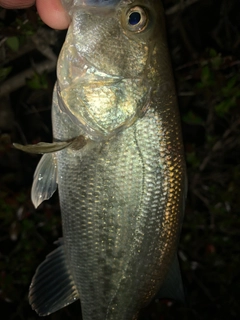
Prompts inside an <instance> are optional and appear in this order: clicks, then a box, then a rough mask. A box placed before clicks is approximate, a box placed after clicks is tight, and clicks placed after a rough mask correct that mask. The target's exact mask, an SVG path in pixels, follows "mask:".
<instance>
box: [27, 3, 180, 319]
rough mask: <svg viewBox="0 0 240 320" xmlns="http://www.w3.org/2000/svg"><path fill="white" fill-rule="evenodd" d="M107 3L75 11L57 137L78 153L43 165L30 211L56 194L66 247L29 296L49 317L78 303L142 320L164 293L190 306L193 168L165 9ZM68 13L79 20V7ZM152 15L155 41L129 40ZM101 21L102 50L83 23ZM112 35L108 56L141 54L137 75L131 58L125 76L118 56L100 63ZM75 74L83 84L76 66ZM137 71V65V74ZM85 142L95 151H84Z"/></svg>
mask: <svg viewBox="0 0 240 320" xmlns="http://www.w3.org/2000/svg"><path fill="white" fill-rule="evenodd" d="M90 2H91V3H90ZM107 2H109V4H108V5H109V6H110V7H108V8H107V13H105V11H104V13H103V7H104V4H102V2H101V1H100V2H98V1H86V2H84V3H83V1H79V5H80V8H77V9H76V10H80V13H79V15H78V14H77V13H76V14H74V10H73V11H72V12H73V13H72V19H73V23H72V26H71V27H70V29H69V33H68V36H67V38H66V43H65V47H64V48H63V50H62V53H61V56H60V58H59V65H58V83H57V85H56V87H55V91H54V96H53V107H52V121H53V136H54V139H55V141H76V143H70V144H67V145H66V147H65V148H63V149H62V150H60V149H59V151H57V152H52V153H50V154H45V155H44V156H43V157H42V159H41V161H40V163H39V165H38V168H37V170H36V173H35V179H34V185H33V189H32V198H33V202H34V203H35V204H36V205H38V204H39V203H41V202H42V201H43V200H45V199H47V198H49V197H50V196H51V195H52V193H53V192H54V191H55V189H56V187H57V185H58V191H59V199H60V206H61V214H62V226H63V239H62V240H60V245H59V247H58V248H57V249H56V250H55V251H54V252H53V253H51V254H50V255H49V256H47V258H46V260H45V261H44V262H43V263H42V264H41V265H40V266H39V268H38V269H37V271H36V274H35V276H34V278H33V281H32V284H31V287H30V294H29V297H30V303H31V305H32V307H33V309H34V310H36V311H37V312H38V313H39V314H40V315H47V314H50V313H52V312H54V311H56V310H58V309H60V308H62V307H64V306H66V305H68V304H70V303H72V302H74V301H75V300H77V299H80V301H81V307H82V317H83V319H84V320H103V319H104V320H134V319H137V317H138V314H139V310H140V309H141V308H142V307H144V306H145V305H146V304H148V303H149V302H150V301H151V299H152V298H153V297H154V296H155V295H156V294H159V297H164V296H166V297H170V298H174V297H176V298H179V297H180V298H181V295H182V284H181V279H180V273H179V269H178V263H177V259H176V250H177V245H178V241H179V235H180V230H181V224H182V219H183V207H184V197H185V184H186V181H185V165H184V158H183V146H182V141H181V130H180V124H179V122H180V121H179V115H178V110H177V102H176V94H175V89H174V84H173V78H172V75H171V67H170V64H169V58H168V53H167V47H166V45H165V42H164V43H160V44H159V41H158V40H157V37H158V31H159V32H160V38H161V37H162V38H161V39H162V41H163V39H164V41H165V36H164V35H162V36H161V34H162V32H164V31H163V30H162V29H161V28H158V26H157V22H156V21H157V20H156V19H155V20H156V21H154V17H158V18H159V17H161V18H162V16H163V14H162V7H161V5H160V4H156V2H155V1H147V2H144V1H118V2H117V1H107ZM89 3H90V4H89ZM116 3H118V4H117V5H116ZM146 3H147V4H146ZM66 6H67V8H73V9H74V5H73V4H72V2H71V1H70V2H69V1H66ZM72 6H73V7H72ZM88 6H89V7H88ZM105 6H107V3H106V4H105ZM152 6H153V8H152ZM96 8H97V9H99V11H98V12H97V13H96ZM116 8H117V9H116ZM81 10H82V11H81ZM104 10H105V9H104ZM131 10H132V11H131ZM155 11H156V13H154V12H155ZM77 12H78V11H77ZM82 12H83V13H82ZM132 12H133V13H134V15H133V16H132ZM136 12H137V14H136ZM125 13H126V16H127V17H128V19H133V18H134V19H133V23H131V25H130V27H129V28H128V29H127V30H126V31H123V32H122V28H123V29H124V23H123V22H121V23H119V22H118V21H119V17H120V18H121V19H123V17H125ZM151 14H152V16H153V21H152V22H151V24H150V26H149V28H150V27H151V28H155V29H156V30H155V29H154V30H153V31H151V29H150V30H148V29H146V28H148V26H144V29H143V32H145V35H144V36H142V35H140V33H141V29H140V26H138V29H136V30H137V32H135V33H134V35H132V34H131V32H133V30H135V29H134V28H136V27H135V19H138V17H139V15H140V16H141V17H142V19H145V17H147V18H148V19H149V21H150V18H151ZM159 15H160V16H159ZM92 16H93V17H94V18H93V19H92ZM89 19H90V20H89ZM121 19H120V20H121ZM94 20H96V25H95V24H94V28H93V29H94V30H95V31H94V32H96V33H97V32H98V28H99V30H100V31H99V35H98V36H99V38H100V40H101V43H98V42H97V40H96V39H97V38H94V39H91V38H89V39H86V41H89V44H88V45H86V46H85V47H84V45H82V46H81V41H80V40H79V38H78V32H80V33H81V31H78V29H77V28H76V24H77V23H79V30H82V33H83V34H84V32H87V33H88V29H90V28H91V26H92V23H94ZM82 21H84V23H83V24H81V22H82ZM89 21H90V22H91V23H90V22H89ZM121 21H122V20H121ZM139 23H140V22H139ZM149 23H150V22H149ZM155 25H156V26H155ZM109 26H110V31H112V30H115V31H114V32H115V33H114V32H112V33H111V32H110V31H109V30H108V32H107V36H108V37H112V38H113V39H115V42H111V41H113V40H112V38H107V39H109V40H106V41H107V44H109V42H108V41H110V44H111V46H113V44H115V46H116V48H113V49H111V50H114V52H115V51H119V52H120V51H121V50H122V51H123V56H124V54H125V53H124V52H125V51H126V52H128V50H129V49H128V46H129V45H135V48H136V52H137V51H138V48H139V50H140V51H141V50H142V51H141V52H140V53H141V54H140V55H139V60H138V61H139V66H138V61H135V60H134V62H132V60H131V59H132V55H133V53H131V55H130V56H131V58H130V60H128V59H127V60H126V61H125V64H126V66H121V63H122V60H123V58H121V53H118V52H117V53H116V57H118V55H119V54H120V60H118V59H115V60H114V61H111V60H110V58H109V57H106V59H105V60H104V57H105V56H104V55H103V56H98V54H99V50H100V49H99V48H100V47H99V46H101V45H104V43H103V41H104V40H105V37H103V38H102V39H101V35H102V33H101V32H102V31H101V30H102V28H108V27H109ZM113 26H114V28H115V29H114V28H113ZM153 26H155V27H153ZM81 27H82V28H83V29H81ZM84 27H86V30H85V29H84ZM87 28H88V29H87ZM145 29H146V30H147V31H145ZM146 32H148V33H146ZM128 33H129V35H128ZM138 33H139V34H138ZM104 35H105V33H104ZM74 36H76V38H77V39H78V40H79V41H80V42H79V41H77V43H75V42H76V41H73V40H74ZM79 37H81V35H79ZM93 37H95V36H94V35H93ZM139 37H140V40H139ZM141 37H142V38H141ZM155 38H156V39H155ZM100 40H99V41H100ZM121 41H122V42H124V41H125V42H126V44H124V45H123V46H121ZM78 46H79V50H78ZM87 47H88V48H89V47H91V50H90V51H89V52H87V54H86V50H87ZM101 48H102V47H101ZM109 48H110V46H109ZM111 48H112V47H111ZM97 49H98V50H97ZM94 50H95V51H94ZM102 50H103V49H102ZM104 50H105V49H104ZM104 50H103V51H101V54H103V53H104V52H105V51H104ZM134 50H135V49H134ZM75 51H79V52H80V54H79V55H78V56H77V55H76V56H75ZM92 52H93V53H94V52H95V54H93V53H92ZM159 54H160V56H159ZM71 55H72V58H71V59H72V60H71V59H70V60H69V57H71ZM66 57H67V58H68V59H66ZM77 57H78V58H77ZM136 57H138V53H137V56H136ZM98 59H102V61H100V62H99V61H98ZM103 60H104V61H103ZM117 62H119V65H118V66H115V65H114V63H115V64H116V63H117ZM77 63H79V65H80V67H79V66H77V67H76V68H79V72H80V73H79V72H78V70H76V68H75V67H73V66H72V65H75V64H76V65H77ZM132 63H135V64H136V66H135V67H134V68H133V69H132V70H130V69H131V68H130V66H132ZM162 63H163V64H162ZM66 65H67V66H68V67H69V68H67V67H66ZM127 67H129V68H128V70H126V68H127ZM107 70H109V71H108V73H107ZM129 70H130V71H129ZM73 74H74V76H73ZM71 77H72V78H71ZM69 88H70V89H69ZM96 97H97V99H96ZM110 106H111V109H109V108H110ZM78 137H85V138H86V143H84V144H80V143H77V142H78V141H79V140H77V139H78ZM74 139H76V140H74ZM40 178H41V179H40ZM176 281H178V282H179V283H175V282H176ZM53 283H54V284H53ZM167 288H170V289H169V290H168V289H167ZM172 289H174V290H175V292H172ZM174 290H173V291H174ZM43 292H44V293H43Z"/></svg>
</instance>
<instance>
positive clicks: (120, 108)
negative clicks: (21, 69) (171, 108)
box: [57, 0, 166, 140]
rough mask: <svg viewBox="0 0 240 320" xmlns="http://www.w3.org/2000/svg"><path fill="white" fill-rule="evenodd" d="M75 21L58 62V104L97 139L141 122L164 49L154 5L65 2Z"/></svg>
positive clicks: (121, 0)
mask: <svg viewBox="0 0 240 320" xmlns="http://www.w3.org/2000/svg"><path fill="white" fill-rule="evenodd" d="M62 1H63V4H64V5H65V7H66V9H67V10H68V12H69V14H70V16H71V18H72V22H71V24H70V27H69V30H68V33H67V36H66V40H65V43H64V45H63V48H62V51H61V53H60V56H59V60H58V68H57V77H58V95H59V105H60V107H61V108H62V109H64V111H65V112H67V113H68V114H69V115H70V117H71V119H72V120H73V121H74V122H75V123H76V124H77V125H79V126H81V127H82V129H83V130H85V132H86V133H87V134H88V135H89V136H90V138H92V139H94V140H98V139H102V138H104V137H109V136H111V135H114V134H115V133H116V132H118V131H119V130H122V129H123V128H126V127H129V126H131V125H132V124H133V123H134V122H135V121H136V120H137V119H138V118H140V117H142V116H143V115H144V113H145V112H146V110H147V109H148V107H149V105H150V104H151V102H152V94H153V92H154V91H156V83H158V82H159V80H160V75H159V59H160V57H159V56H158V53H159V52H158V51H159V50H158V47H159V43H161V41H162V43H163V44H165V43H166V42H165V39H162V38H163V34H164V32H163V30H164V22H163V10H162V6H161V3H160V2H159V1H156V0H155V1H154V0H149V1H146V0H144V1H143V0H138V1H133V0H62Z"/></svg>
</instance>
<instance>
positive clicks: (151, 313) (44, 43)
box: [0, 0, 240, 320]
mask: <svg viewBox="0 0 240 320" xmlns="http://www.w3.org/2000/svg"><path fill="white" fill-rule="evenodd" d="M164 6H165V9H166V18H167V19H166V20H167V21H166V22H167V30H168V38H169V47H170V51H171V55H172V61H173V69H174V74H175V78H176V85H177V90H178V96H179V106H180V113H181V119H182V128H183V138H184V144H185V153H186V161H187V167H188V180H189V187H188V188H189V191H188V199H187V204H186V213H185V220H184V224H183V230H182V236H181V242H180V246H179V257H180V264H181V269H182V274H183V280H184V285H185V287H186V292H187V304H180V303H176V302H171V301H161V302H159V301H154V302H153V303H152V304H151V305H150V306H149V307H148V308H147V309H146V310H144V311H143V314H142V318H141V319H142V320H160V319H161V320H165V319H166V320H170V319H180V320H181V319H186V320H192V319H197V320H198V319H199V320H201V319H204V320H208V319H211V320H217V319H239V318H240V307H239V304H240V303H239V298H238V297H239V296H240V294H239V292H240V273H239V269H240V263H239V262H240V261H239V260H240V258H239V229H240V217H239V207H240V165H239V159H240V135H239V130H240V117H239V113H240V87H239V84H240V74H239V69H240V59H239V58H240V36H239V34H240V1H239V0H235V1H234V0H195V1H194V0H188V1H180V0H179V1H178V0H165V1H164ZM0 30H1V35H0V317H1V319H3V320H5V319H6V320H20V319H24V320H34V319H39V317H38V316H37V315H36V313H35V312H34V311H32V310H31V307H30V306H29V304H28V299H27V295H28V287H29V284H30V281H31V278H32V276H33V274H34V272H35V270H36V267H37V266H38V265H39V263H40V262H42V261H43V259H44V257H45V256H46V254H48V253H49V252H50V251H52V250H53V248H54V245H53V242H54V241H55V240H56V239H58V238H59V237H60V236H61V220H60V211H59V205H58V198H57V195H55V196H54V197H53V198H52V199H51V200H50V201H47V202H44V203H43V204H42V205H41V206H40V207H39V209H37V210H36V211H35V210H34V208H33V205H32V203H31V200H30V189H31V183H32V176H33V173H34V169H35V167H36V165H37V163H38V161H39V156H36V155H28V154H24V153H22V152H19V151H17V150H15V149H13V148H12V142H19V143H22V144H25V143H36V142H39V141H51V119H50V111H51V96H52V90H53V85H54V82H55V62H56V58H57V55H58V52H59V50H60V47H61V43H62V41H63V39H64V36H65V33H64V32H57V31H53V30H51V29H49V28H47V27H46V26H44V25H43V24H42V23H41V22H40V20H39V19H38V16H37V14H36V11H35V9H34V8H31V9H29V10H22V11H20V10H18V11H17V10H13V11H10V10H4V9H0ZM79 313H80V311H79V304H78V303H75V304H73V305H71V306H70V307H68V308H65V309H63V310H60V311H59V312H57V313H55V314H53V315H51V316H49V317H48V318H46V319H51V320H60V319H64V320H65V319H79Z"/></svg>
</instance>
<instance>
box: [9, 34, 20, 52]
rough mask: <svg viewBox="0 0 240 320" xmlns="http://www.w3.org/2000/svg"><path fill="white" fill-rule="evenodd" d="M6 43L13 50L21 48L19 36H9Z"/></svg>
mask: <svg viewBox="0 0 240 320" xmlns="http://www.w3.org/2000/svg"><path fill="white" fill-rule="evenodd" d="M6 44H7V45H8V47H9V48H10V49H11V50H12V51H15V52H16V51H18V49H19V39H18V38H17V37H9V38H7V40H6Z"/></svg>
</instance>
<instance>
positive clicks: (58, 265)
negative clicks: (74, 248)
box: [29, 241, 79, 316]
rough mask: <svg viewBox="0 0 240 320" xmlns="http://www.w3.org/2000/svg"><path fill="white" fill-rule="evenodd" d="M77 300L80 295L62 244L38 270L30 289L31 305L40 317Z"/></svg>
mask: <svg viewBox="0 0 240 320" xmlns="http://www.w3.org/2000/svg"><path fill="white" fill-rule="evenodd" d="M61 242H62V241H61ZM77 299H79V295H78V292H77V289H76V287H75V284H74V281H73V278H72V275H71V273H70V270H69V268H68V265H67V260H66V256H65V252H64V248H63V245H62V244H61V245H60V246H59V247H58V248H57V249H56V250H54V251H53V252H51V253H50V254H49V255H48V256H47V257H46V259H45V260H44V261H43V262H42V263H41V264H40V266H39V267H38V268H37V270H36V273H35V275H34V277H33V279H32V283H31V286H30V289H29V303H30V304H31V306H32V309H33V310H35V311H36V312H37V313H38V314H39V315H40V316H46V315H49V314H51V313H53V312H55V311H57V310H59V309H61V308H63V307H65V306H67V305H69V304H71V303H73V302H74V301H76V300H77Z"/></svg>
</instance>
